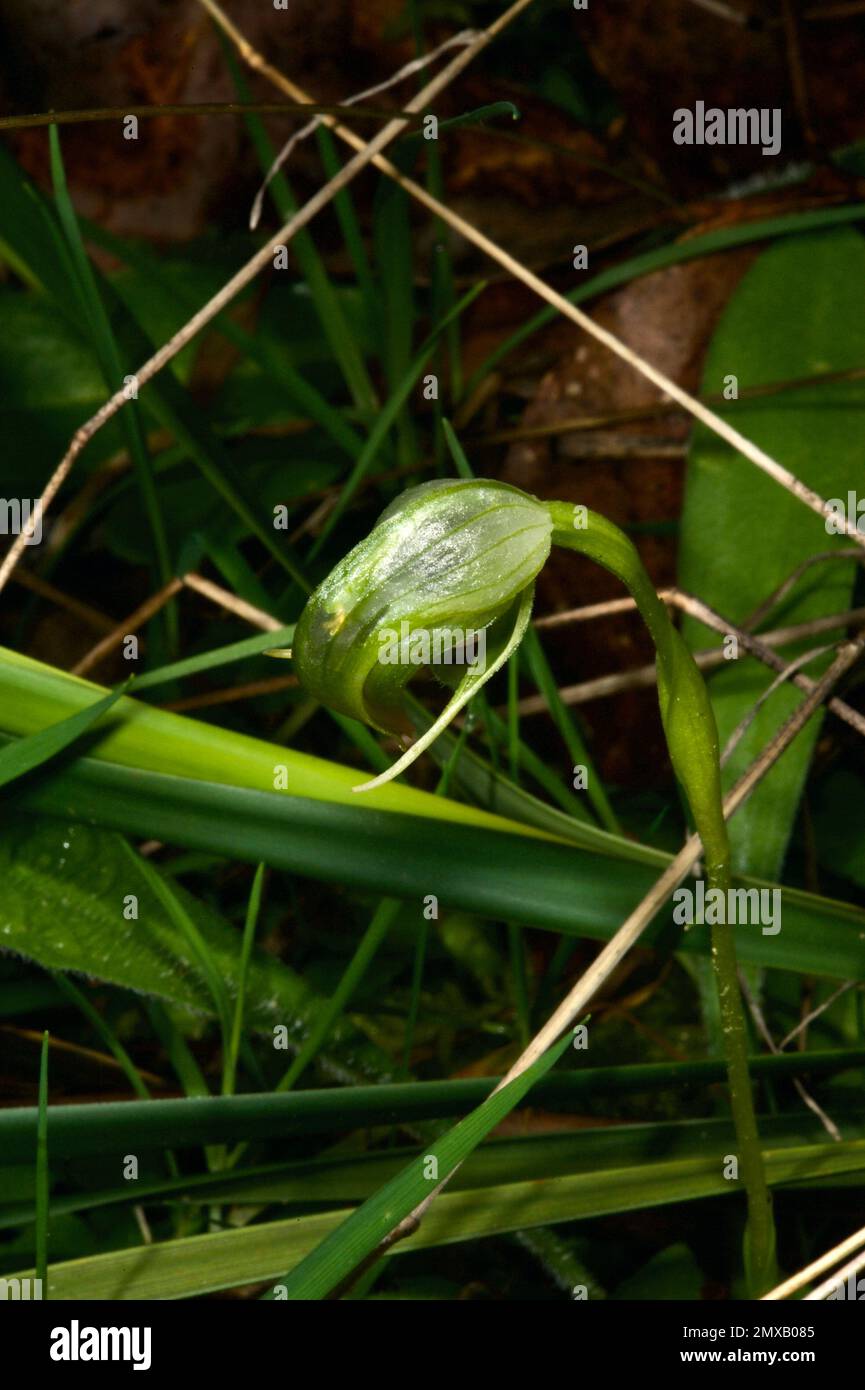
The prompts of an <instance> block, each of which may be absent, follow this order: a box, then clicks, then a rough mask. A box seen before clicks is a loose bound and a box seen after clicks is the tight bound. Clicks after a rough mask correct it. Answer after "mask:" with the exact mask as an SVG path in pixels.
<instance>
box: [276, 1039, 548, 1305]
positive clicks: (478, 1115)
mask: <svg viewBox="0 0 865 1390" xmlns="http://www.w3.org/2000/svg"><path fill="white" fill-rule="evenodd" d="M570 1042H571V1039H570V1036H569V1035H568V1036H566V1037H565V1038H563V1039H562V1040H561V1041H560V1042H559V1043H558V1044H556V1045H555V1046H553V1047H551V1048H550V1049H549V1051H548V1053H547V1054H546V1055H545V1056H543V1057H540V1058H538V1061H537V1062H535V1063H534V1065H533V1066H531V1067H529V1068H528V1070H527V1071H525V1072H524V1073H523V1074H522V1076H519V1077H517V1078H516V1079H515V1080H514V1081H512V1082H510V1084H509V1085H507V1086H504V1087H503V1088H502V1090H500V1091H496V1092H495V1093H494V1094H493V1095H491V1096H490V1097H489V1099H488V1100H485V1101H484V1102H483V1104H482V1105H480V1106H479V1107H478V1109H477V1110H475V1111H473V1112H472V1113H471V1114H470V1115H468V1116H467V1117H466V1118H465V1119H464V1120H461V1121H460V1122H459V1124H458V1125H456V1126H455V1127H454V1128H453V1129H452V1130H450V1131H449V1132H448V1133H447V1134H445V1135H444V1136H443V1137H442V1138H441V1139H438V1140H437V1141H436V1143H435V1144H433V1145H431V1147H430V1150H429V1153H428V1154H426V1155H422V1156H420V1157H419V1158H418V1159H416V1160H415V1161H414V1162H412V1163H409V1164H408V1165H407V1166H406V1167H405V1168H404V1169H403V1170H402V1171H401V1172H400V1173H399V1174H398V1175H397V1176H396V1177H395V1178H392V1179H391V1181H390V1182H388V1183H385V1185H384V1187H382V1188H380V1189H379V1191H378V1192H376V1193H375V1195H374V1196H372V1197H370V1198H368V1199H367V1201H366V1202H364V1204H363V1206H362V1207H360V1208H359V1210H358V1211H356V1212H353V1213H352V1214H351V1216H349V1217H348V1218H347V1219H346V1220H345V1221H344V1222H343V1223H342V1225H340V1226H338V1227H337V1229H336V1230H335V1231H333V1232H331V1234H330V1235H328V1236H326V1237H325V1238H324V1240H323V1241H322V1242H321V1244H320V1245H318V1246H316V1248H315V1249H314V1250H313V1251H312V1252H311V1253H310V1254H309V1255H307V1256H306V1258H305V1259H303V1260H301V1261H300V1263H299V1264H296V1265H295V1266H294V1267H293V1268H292V1270H291V1271H290V1273H289V1274H287V1275H286V1277H285V1279H284V1280H282V1281H281V1282H282V1284H283V1285H284V1287H283V1288H282V1289H281V1290H280V1297H281V1298H284V1299H288V1300H289V1301H291V1300H294V1299H308V1298H309V1299H312V1298H324V1297H326V1296H327V1295H328V1294H329V1293H330V1292H331V1291H332V1290H334V1289H335V1288H337V1287H338V1286H339V1285H340V1284H341V1283H342V1282H343V1281H344V1280H345V1279H346V1278H347V1277H348V1276H349V1275H351V1274H353V1273H354V1272H355V1271H356V1270H357V1269H358V1267H359V1266H361V1265H362V1264H363V1262H364V1261H365V1260H366V1259H367V1258H368V1257H369V1256H371V1255H372V1254H373V1252H374V1251H375V1250H376V1249H377V1248H378V1247H379V1246H380V1244H381V1242H382V1241H383V1240H384V1239H385V1237H386V1236H387V1235H388V1234H389V1233H390V1231H391V1230H392V1229H393V1227H394V1226H395V1225H396V1223H397V1222H399V1221H401V1220H402V1219H403V1218H404V1217H405V1216H407V1215H408V1214H409V1212H411V1211H412V1210H413V1209H414V1208H415V1207H416V1206H417V1204H418V1202H419V1201H421V1200H422V1199H423V1198H424V1197H425V1196H426V1195H427V1194H428V1192H429V1191H430V1182H431V1181H436V1182H437V1181H438V1180H439V1178H440V1174H441V1176H445V1175H447V1174H449V1173H451V1172H452V1171H453V1169H454V1168H457V1167H458V1166H459V1165H460V1164H461V1163H463V1162H464V1161H465V1159H467V1158H468V1156H469V1154H471V1153H472V1151H473V1150H474V1149H475V1148H477V1146H478V1144H479V1143H480V1142H481V1140H482V1139H483V1138H485V1136H486V1135H487V1134H488V1133H489V1132H490V1130H491V1129H493V1128H494V1127H495V1126H496V1125H497V1124H498V1123H500V1121H501V1120H502V1119H503V1118H504V1117H505V1115H507V1114H509V1113H510V1111H511V1110H512V1109H513V1107H514V1106H515V1105H516V1104H517V1102H518V1101H520V1100H522V1098H523V1096H525V1095H527V1094H528V1092H529V1091H530V1090H531V1088H532V1086H533V1085H534V1083H535V1082H536V1081H538V1080H539V1079H540V1078H541V1077H542V1076H543V1075H544V1074H545V1073H546V1072H548V1071H549V1070H550V1068H551V1067H552V1066H553V1065H554V1064H555V1063H556V1062H557V1061H558V1060H559V1058H560V1057H561V1055H562V1053H563V1052H564V1050H565V1048H566V1047H568V1046H570ZM431 1160H433V1162H432V1163H431ZM428 1169H429V1170H430V1171H429V1172H428ZM270 1296H272V1295H270ZM266 1297H267V1295H266Z"/></svg>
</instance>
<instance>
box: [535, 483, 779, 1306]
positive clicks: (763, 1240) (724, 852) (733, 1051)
mask: <svg viewBox="0 0 865 1390" xmlns="http://www.w3.org/2000/svg"><path fill="white" fill-rule="evenodd" d="M549 508H550V515H551V517H552V520H553V544H554V545H561V546H564V547H565V548H566V549H568V550H576V551H578V552H579V553H581V554H584V555H587V556H588V557H589V558H590V559H592V560H594V561H595V562H596V563H598V564H600V565H603V566H604V568H605V569H608V570H610V572H611V573H612V574H615V575H616V576H617V577H618V578H619V579H620V580H621V581H622V583H623V584H624V585H625V586H626V588H627V589H628V590H629V592H630V594H631V596H632V598H633V599H634V602H635V603H636V605H637V608H638V609H639V612H640V614H641V616H642V618H643V620H644V622H645V624H646V626H647V628H648V629H649V632H650V634H651V636H652V640H653V642H654V644H655V648H656V651H657V663H658V699H659V703H660V706H661V718H662V721H663V724H664V733H665V735H666V739H667V744H668V747H669V750H670V757H671V760H672V763H673V768H674V770H675V773H676V776H677V777H678V778H679V781H680V782H681V783H682V786H683V787H684V789H685V791H686V793H687V796H688V801H689V803H690V807H691V811H692V814H693V816H694V821H695V824H696V827H697V831H698V833H699V835H700V838H701V840H702V842H703V850H704V855H705V864H706V878H707V880H708V883H709V886H710V888H718V889H720V890H721V892H722V893H723V894H724V901H725V902H727V901H728V899H727V890H728V889H729V887H730V845H729V840H728V838H727V826H726V821H725V818H724V808H723V799H722V795H721V772H720V762H719V756H718V732H717V727H716V725H715V717H714V713H713V711H712V706H711V704H710V702H709V696H708V692H707V691H706V686H705V682H704V680H703V678H702V676H701V674H700V672H699V670H698V668H697V666H696V663H695V662H694V659H693V657H692V656H691V654H690V652H689V651H688V649H687V647H686V646H685V644H684V642H683V641H682V638H681V637H680V635H679V633H678V632H677V630H676V628H675V627H674V626H673V624H672V622H671V621H670V617H669V614H668V613H667V610H666V608H665V607H664V605H663V603H662V602H661V600H660V599H659V598H658V595H657V594H656V592H655V589H654V587H653V585H652V583H651V581H650V579H649V576H648V575H647V574H646V571H645V569H644V568H643V564H642V561H641V560H640V557H639V555H638V553H637V550H636V548H635V547H634V545H633V543H632V542H631V541H630V540H629V539H628V537H627V536H626V535H625V534H624V533H623V532H622V531H620V530H619V528H618V527H617V526H614V525H613V523H612V522H610V521H607V519H606V518H605V517H602V516H599V515H598V514H597V513H595V512H591V511H589V510H588V509H587V508H583V507H580V508H575V507H574V506H573V505H572V504H570V503H567V502H551V503H549ZM712 963H713V967H714V972H715V982H716V985H717V989H718V1000H719V1004H720V1010H721V1026H722V1030H723V1037H724V1055H725V1060H726V1064H727V1078H728V1083H729V1088H730V1104H731V1109H732V1112H733V1123H734V1126H735V1130H736V1142H737V1146H738V1157H739V1163H740V1169H741V1176H742V1182H743V1185H744V1188H745V1192H746V1196H747V1202H748V1226H747V1233H746V1244H745V1251H746V1256H745V1263H746V1274H747V1279H748V1284H749V1287H750V1290H751V1292H752V1294H754V1296H756V1297H759V1296H760V1295H761V1294H762V1293H765V1291H766V1289H767V1288H769V1286H770V1284H771V1282H772V1279H773V1274H774V1269H775V1232H774V1224H773V1220H772V1207H771V1199H770V1196H769V1189H768V1186H767V1183H766V1174H765V1170H764V1165H763V1152H762V1149H761V1147H760V1135H759V1132H758V1129H757V1117H756V1115H755V1113H754V1098H753V1094H752V1091H751V1077H750V1074H749V1071H748V1050H747V1034H746V1031H745V1017H744V1014H743V1011H742V999H741V994H740V991H739V979H738V973H737V964H736V941H735V935H734V928H733V927H732V926H727V925H725V924H723V923H720V924H718V925H713V926H712Z"/></svg>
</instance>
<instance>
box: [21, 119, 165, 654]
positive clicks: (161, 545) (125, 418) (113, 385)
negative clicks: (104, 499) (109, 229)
mask: <svg viewBox="0 0 865 1390" xmlns="http://www.w3.org/2000/svg"><path fill="white" fill-rule="evenodd" d="M48 136H49V149H50V158H51V177H52V181H53V185H54V201H55V206H56V209H57V216H58V218H59V220H60V225H61V226H62V228H63V231H64V233H65V236H66V241H67V245H68V247H69V252H70V256H71V259H72V263H73V266H74V271H75V281H76V284H77V289H78V294H79V298H80V300H81V305H82V309H83V310H84V315H85V322H87V323H88V324H89V327H90V337H91V341H92V343H93V348H94V351H95V353H96V357H97V359H98V361H99V362H100V365H101V368H102V374H103V377H104V379H105V386H106V389H107V390H108V392H109V394H111V393H113V392H114V391H116V390H117V388H118V386H119V385H120V383H121V381H122V380H123V366H122V363H121V360H120V353H119V351H118V347H117V342H116V339H115V337H114V333H113V331H112V328H111V322H110V320H109V318H108V314H107V313H106V310H105V305H104V303H103V301H102V298H101V296H100V293H99V288H98V286H97V283H96V277H95V275H94V274H93V268H92V266H91V264H90V260H89V258H88V256H87V252H86V251H85V249H84V243H83V241H82V239H81V230H80V228H79V226H78V218H77V215H76V212H75V208H74V207H73V205H72V199H71V198H70V196H69V188H68V185H67V182H66V171H65V169H64V167H63V154H62V151H61V148H60V132H59V130H58V127H57V126H56V125H51V126H50V127H49V130H48ZM121 426H122V428H123V430H124V432H125V434H126V438H127V442H128V445H129V452H130V454H131V456H132V461H133V464H134V467H135V470H136V473H137V475H138V485H139V488H140V490H141V499H142V502H143V503H144V511H145V514H146V516H147V519H148V522H149V525H150V530H151V533H152V536H153V550H154V557H155V566H154V570H155V574H156V579H157V583H158V584H160V585H162V584H167V583H168V581H169V579H170V578H171V559H170V556H169V553H168V538H167V534H166V530H165V521H164V518H163V516H162V510H161V507H160V503H159V496H158V493H157V490H156V484H155V482H154V477H153V467H152V464H151V461H150V456H149V454H148V450H147V442H146V440H145V436H144V430H143V429H142V427H141V417H140V414H139V412H138V408H137V405H136V402H135V401H132V402H130V409H129V410H125V411H123V412H122V418H121ZM165 620H166V622H167V623H168V624H169V629H168V631H169V639H170V646H172V647H174V646H176V644H177V639H178V627H177V610H176V605H174V604H173V603H171V604H169V605H167V607H166V609H165Z"/></svg>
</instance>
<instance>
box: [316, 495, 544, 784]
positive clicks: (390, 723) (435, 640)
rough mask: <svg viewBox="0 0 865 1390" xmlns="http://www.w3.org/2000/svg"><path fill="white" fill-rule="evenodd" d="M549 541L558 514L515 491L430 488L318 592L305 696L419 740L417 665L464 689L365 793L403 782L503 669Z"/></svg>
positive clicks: (380, 526) (406, 503)
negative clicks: (408, 696)
mask: <svg viewBox="0 0 865 1390" xmlns="http://www.w3.org/2000/svg"><path fill="white" fill-rule="evenodd" d="M552 530H553V523H552V518H551V516H550V513H549V509H548V508H547V507H546V506H545V505H544V504H543V503H542V502H538V501H536V499H535V498H533V497H529V496H528V494H527V493H524V492H520V491H519V489H517V488H513V487H509V486H508V485H507V484H506V483H499V482H484V481H481V480H478V481H473V480H455V481H447V480H441V481H436V482H431V483H423V484H421V486H420V487H415V488H410V489H409V490H408V491H407V492H404V493H402V494H401V496H399V497H398V498H397V499H396V500H395V501H394V502H392V503H391V505H390V506H389V507H388V508H387V510H386V511H385V512H383V513H382V515H381V517H380V518H379V520H378V522H377V523H376V525H375V526H374V527H373V529H372V531H371V532H370V534H369V535H368V536H367V538H366V539H365V540H363V541H361V542H360V544H359V545H357V546H355V548H354V550H352V551H351V552H350V553H349V554H348V555H346V557H345V559H344V560H342V561H341V562H340V564H338V565H337V567H336V569H335V570H333V571H332V573H331V574H329V575H328V577H327V578H326V579H325V580H324V582H323V583H322V584H321V585H319V587H318V588H317V589H316V591H315V593H314V594H313V595H312V597H311V598H310V600H309V602H308V603H307V605H306V607H305V609H304V610H303V613H302V615H301V618H300V621H299V622H298V625H297V630H296V632H295V635H294V647H293V652H294V663H295V670H296V671H297V674H298V677H299V679H300V682H301V684H302V685H303V686H304V687H305V688H306V689H307V690H308V691H309V692H310V694H311V695H314V696H315V697H316V698H317V699H319V700H321V701H322V703H323V704H326V705H330V706H331V707H332V708H334V709H337V710H339V711H340V712H341V713H342V714H348V715H351V716H352V717H353V718H355V719H359V720H362V721H363V722H364V723H367V724H371V725H373V727H374V728H377V729H379V730H381V731H382V732H384V733H401V734H410V733H412V732H413V726H412V724H411V723H410V721H409V720H408V718H407V715H406V713H405V709H404V705H403V700H402V694H403V690H404V688H405V686H406V685H407V684H408V682H409V680H410V679H411V677H412V676H413V675H415V674H416V673H417V671H418V669H419V665H420V664H423V665H429V666H431V667H432V669H433V670H434V671H435V673H436V675H437V676H439V678H440V679H441V680H442V681H443V682H445V683H446V684H454V681H455V682H456V685H455V689H454V691H453V694H452V696H451V698H450V699H449V701H448V702H447V705H446V706H445V708H444V710H443V711H442V713H441V714H440V715H439V717H438V718H437V719H436V720H435V722H434V723H433V725H432V727H431V728H430V729H428V730H427V731H426V732H425V733H424V734H423V735H422V736H421V737H420V738H418V739H417V740H416V742H415V743H414V744H413V745H412V747H411V749H410V750H409V751H408V752H407V753H406V754H405V755H404V756H403V757H402V758H401V759H400V760H399V761H398V762H397V763H396V764H395V766H394V767H392V768H390V769H389V771H388V772H387V773H384V774H383V775H382V777H380V778H376V779H374V781H373V782H368V783H365V784H364V787H363V788H357V790H362V789H363V790H365V789H367V788H368V787H371V786H374V785H378V784H379V783H380V782H382V781H387V780H388V779H389V778H391V777H394V776H396V775H397V773H399V772H402V771H403V770H404V768H406V767H407V766H408V765H409V764H410V763H411V762H413V761H414V760H415V758H417V757H418V756H419V754H420V753H421V752H422V751H423V749H424V748H426V747H428V745H429V744H430V743H432V741H433V740H434V739H435V738H436V737H437V735H438V734H439V733H440V732H441V730H442V729H443V728H444V727H445V726H446V725H447V724H449V723H450V721H451V720H452V719H453V717H454V715H456V714H457V713H458V712H459V710H461V709H462V708H463V706H464V705H465V704H466V703H467V702H468V701H469V700H470V699H471V697H472V695H474V694H475V692H476V691H478V690H479V689H480V688H481V686H482V685H484V684H485V683H486V682H487V681H488V680H489V679H490V677H491V676H492V675H494V674H495V672H496V671H497V670H499V668H500V667H501V666H502V665H504V663H505V662H506V661H507V659H508V657H509V656H510V654H511V652H512V651H513V650H514V649H515V648H516V647H517V646H518V644H519V642H520V639H521V637H522V635H523V633H524V632H525V629H526V625H527V623H528V620H529V615H530V613H531V607H532V599H533V597H534V581H535V578H536V577H537V575H538V573H539V571H540V570H541V569H542V568H543V566H544V563H545V561H546V559H547V556H548V555H549V553H550V539H551V536H552ZM478 634H480V635H481V640H480V641H478ZM479 654H480V659H478V657H479ZM419 657H425V658H426V659H424V660H423V661H422V662H421V661H419V659H418V658H419Z"/></svg>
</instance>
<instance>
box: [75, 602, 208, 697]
mask: <svg viewBox="0 0 865 1390" xmlns="http://www.w3.org/2000/svg"><path fill="white" fill-rule="evenodd" d="M182 588H183V585H182V583H181V581H180V580H179V579H172V580H170V581H169V582H168V583H167V584H166V585H164V587H163V588H161V589H160V590H159V591H158V592H157V593H155V594H151V595H150V598H148V599H145V601H144V603H142V604H140V605H139V606H138V608H136V609H135V611H134V612H133V613H130V614H129V616H128V618H124V619H123V620H122V621H121V622H119V623H118V624H117V626H116V627H115V628H113V629H112V631H111V632H109V633H108V636H107V637H103V639H102V641H101V642H97V643H96V646H95V647H91V649H90V651H89V652H88V653H87V654H86V656H83V657H82V658H81V660H80V661H79V662H78V663H77V664H76V665H75V666H73V667H72V674H73V676H83V675H85V674H86V673H87V672H88V671H92V670H93V667H94V666H97V665H98V664H99V662H100V661H101V660H102V658H103V657H105V656H107V655H108V653H109V652H112V651H114V649H115V647H119V646H120V644H121V642H122V641H123V640H124V638H126V637H128V636H130V635H134V634H135V633H137V631H138V629H139V628H141V627H143V626H144V624H145V623H148V622H150V619H151V618H152V617H154V616H155V615H156V614H157V613H158V612H159V611H160V609H162V608H164V607H165V605H166V603H168V602H169V601H170V600H171V599H173V598H174V595H175V594H176V593H179V592H180V590H181V589H182Z"/></svg>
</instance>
